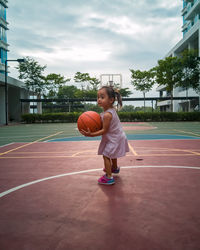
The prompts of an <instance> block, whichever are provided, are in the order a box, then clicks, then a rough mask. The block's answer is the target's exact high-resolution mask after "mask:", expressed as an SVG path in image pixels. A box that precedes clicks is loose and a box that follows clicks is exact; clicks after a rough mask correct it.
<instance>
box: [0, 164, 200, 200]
mask: <svg viewBox="0 0 200 250" xmlns="http://www.w3.org/2000/svg"><path fill="white" fill-rule="evenodd" d="M137 168H140V169H141V168H180V169H197V170H200V167H188V166H124V167H121V169H137ZM96 171H102V168H97V169H88V170H82V171H77V172H70V173H65V174H59V175H54V176H50V177H46V178H42V179H38V180H35V181H31V182H28V183H24V184H22V185H19V186H16V187H14V188H11V189H8V190H6V191H4V192H2V193H0V198H1V197H3V196H6V195H8V194H10V193H12V192H15V191H17V190H19V189H22V188H25V187H27V186H30V185H33V184H36V183H39V182H42V181H47V180H51V179H55V178H60V177H64V176H70V175H77V174H84V173H90V172H96Z"/></svg>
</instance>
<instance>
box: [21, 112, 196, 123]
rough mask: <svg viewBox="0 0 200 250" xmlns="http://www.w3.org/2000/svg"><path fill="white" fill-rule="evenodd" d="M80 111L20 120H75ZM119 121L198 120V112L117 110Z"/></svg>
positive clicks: (35, 115) (29, 121)
mask: <svg viewBox="0 0 200 250" xmlns="http://www.w3.org/2000/svg"><path fill="white" fill-rule="evenodd" d="M81 114H82V112H70V113H69V112H68V113H48V114H25V115H22V121H23V122H26V123H36V122H70V123H73V122H77V120H78V117H79V116H80V115H81ZM118 115H119V118H120V121H121V122H153V121H156V122H159V121H161V122H165V121H200V112H142V111H140V112H121V111H120V112H118Z"/></svg>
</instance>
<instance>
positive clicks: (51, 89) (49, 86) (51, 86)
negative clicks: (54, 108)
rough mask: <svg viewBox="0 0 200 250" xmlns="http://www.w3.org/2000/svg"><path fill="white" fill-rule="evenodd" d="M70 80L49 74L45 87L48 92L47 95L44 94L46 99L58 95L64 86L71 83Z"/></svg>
mask: <svg viewBox="0 0 200 250" xmlns="http://www.w3.org/2000/svg"><path fill="white" fill-rule="evenodd" d="M69 81H70V79H65V77H64V76H61V75H60V74H55V73H52V74H48V75H47V76H46V77H44V85H45V88H46V91H47V94H44V96H45V97H50V98H51V97H55V96H56V95H57V94H58V91H59V89H60V88H62V87H63V86H64V84H65V83H66V82H69Z"/></svg>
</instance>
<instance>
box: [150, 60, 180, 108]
mask: <svg viewBox="0 0 200 250" xmlns="http://www.w3.org/2000/svg"><path fill="white" fill-rule="evenodd" d="M152 70H153V72H154V74H155V80H156V82H157V83H158V85H159V86H161V85H164V86H165V87H166V90H167V91H168V92H169V93H170V96H171V111H173V89H174V88H175V87H176V86H177V85H178V83H179V82H180V80H181V63H180V60H179V59H178V58H177V57H166V58H165V59H163V60H159V61H158V65H157V66H156V67H154V68H153V69H152Z"/></svg>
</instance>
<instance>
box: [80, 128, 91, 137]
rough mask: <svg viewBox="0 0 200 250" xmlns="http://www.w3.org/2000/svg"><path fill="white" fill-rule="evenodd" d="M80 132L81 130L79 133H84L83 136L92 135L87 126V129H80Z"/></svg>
mask: <svg viewBox="0 0 200 250" xmlns="http://www.w3.org/2000/svg"><path fill="white" fill-rule="evenodd" d="M80 132H81V134H82V135H84V136H92V135H91V131H90V129H89V128H87V131H85V130H83V129H82V130H81V131H80Z"/></svg>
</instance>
